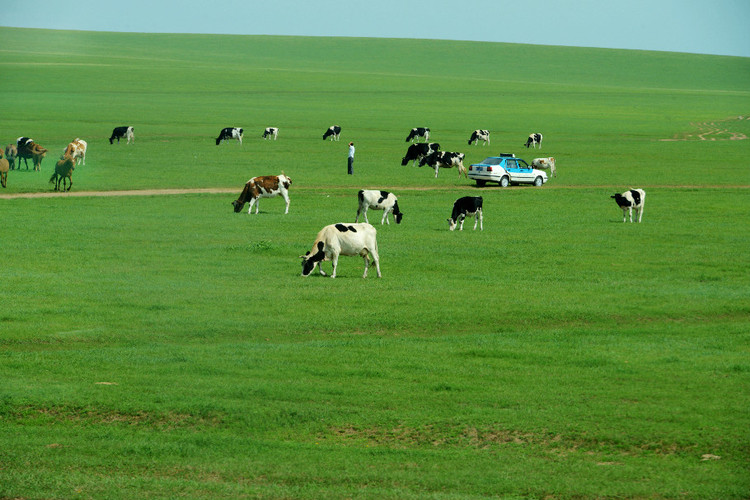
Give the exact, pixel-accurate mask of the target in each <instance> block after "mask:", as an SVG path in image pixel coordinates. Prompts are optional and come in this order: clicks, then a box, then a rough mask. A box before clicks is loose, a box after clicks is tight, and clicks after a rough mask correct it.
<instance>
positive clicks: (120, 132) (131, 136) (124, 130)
mask: <svg viewBox="0 0 750 500" xmlns="http://www.w3.org/2000/svg"><path fill="white" fill-rule="evenodd" d="M115 139H117V144H120V139H127V140H128V142H127V143H128V144H130V142H131V141H132V142H133V144H135V132H134V129H133V127H129V126H122V127H115V128H114V129H113V130H112V135H111V136H110V137H109V143H110V144H114V140H115Z"/></svg>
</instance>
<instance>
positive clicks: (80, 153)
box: [61, 137, 89, 165]
mask: <svg viewBox="0 0 750 500" xmlns="http://www.w3.org/2000/svg"><path fill="white" fill-rule="evenodd" d="M88 147H89V145H88V143H87V142H86V141H84V140H83V139H79V138H77V137H76V139H75V140H74V141H73V142H71V143H70V144H68V147H66V148H65V150H64V151H63V156H66V155H67V156H72V157H73V159H74V160H76V165H80V164H81V162H83V164H84V165H85V164H86V150H87V149H88ZM61 158H62V157H61Z"/></svg>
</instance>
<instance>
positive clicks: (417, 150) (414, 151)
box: [401, 142, 440, 165]
mask: <svg viewBox="0 0 750 500" xmlns="http://www.w3.org/2000/svg"><path fill="white" fill-rule="evenodd" d="M439 149H440V144H438V143H437V142H420V143H417V144H412V145H411V146H409V149H407V150H406V155H405V156H404V157H403V158H401V165H406V164H407V163H409V161H413V162H414V163H413V165H416V163H417V160H421V159H422V158H423V157H425V156H427V155H429V154H430V153H432V152H434V151H437V150H439Z"/></svg>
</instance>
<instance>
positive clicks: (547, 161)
mask: <svg viewBox="0 0 750 500" xmlns="http://www.w3.org/2000/svg"><path fill="white" fill-rule="evenodd" d="M243 133H244V130H243V129H242V128H238V127H227V128H224V129H222V130H221V132H220V133H219V137H217V138H216V145H217V146H218V145H219V144H220V143H221V141H224V140H237V141H239V143H240V144H242V136H243ZM278 134H279V129H278V127H267V128H266V129H265V130H264V132H263V135H262V138H263V139H273V140H276V139H277V137H278ZM340 135H341V127H340V126H338V125H332V126H331V127H329V128H328V129H327V130H326V131H325V133H324V134H323V140H325V139H330V140H332V141H338V140H339V138H340ZM418 138H421V139H423V140H424V141H425V142H416V143H415V142H414V141H415V139H418ZM429 138H430V129H429V128H426V127H416V128H413V129H411V131H410V132H409V135H408V136H407V137H406V142H412V144H411V145H410V146H409V147H408V149H407V151H406V154H405V155H404V157H403V158H402V160H401V165H407V164H408V163H409V162H410V161H412V162H413V164H414V165H416V164H417V163H418V164H419V166H420V167H422V166H424V165H428V166H430V167H432V168H434V169H435V177H437V176H438V171H439V169H440V168H453V167H457V169H458V175H459V178H460V176H461V173H463V174H464V176H466V177H468V176H467V173H466V168H465V167H464V165H463V160H464V158H465V154H464V153H456V152H448V151H441V150H440V144H438V143H436V142H427V141H429ZM120 139H125V140H126V141H127V143H128V144H130V143H135V134H134V130H133V127H132V126H123V127H116V128H115V129H114V130H113V131H112V135H111V136H110V138H109V143H110V144H113V143H114V141H115V140H117V142H118V143H119V142H120ZM542 139H543V136H542V134H539V133H533V134H530V135H529V137H528V139H527V141H526V144H524V145H525V146H526V147H527V148H529V147H532V146H533V147H534V148H536V147H537V145H538V146H539V148H540V149H541V147H542ZM479 141H482V142H483V144H484V145H487V144H490V132H489V131H488V130H480V129H477V130H475V131H473V132H472V134H471V136H470V138H469V141H468V144H469V145H471V144H475V145H476V144H478V143H479ZM87 148H88V145H87V143H86V141H84V140H82V139H78V138H76V139H75V140H73V141H72V142H71V143H70V144H68V146H67V147H66V148H65V150H64V151H63V153H62V155H61V156H60V159H59V160H58V161H57V163H56V164H55V170H54V173H53V174H52V177H51V178H50V183H54V184H55V190H56V191H58V190H60V185H61V184H62V189H63V191H66V184H67V191H69V190H70V188H71V187H72V185H73V177H72V173H73V170H74V169H75V166H76V165H80V164H83V165H85V164H86V150H87ZM47 152H48V149H46V148H44V147H42V146H40V145H39V144H37V143H35V142H34V140H33V139H31V138H29V137H19V138H18V139H17V140H16V143H15V144H8V145H7V146H6V148H5V158H2V151H0V183H1V184H2V187H6V185H7V174H8V170H12V169H14V168H16V163H17V167H18V168H19V169H20V168H21V160H23V161H24V163H25V165H26V169H27V170H28V168H29V166H28V160H31V161H32V165H33V169H34V170H37V171H38V170H41V163H42V160H43V159H44V157H45V156H46V154H47ZM532 164H533V166H534V167H535V168H543V169H550V171H551V173H552V174H553V175H555V176H556V170H555V159H554V158H552V157H550V158H536V159H534V160H533V162H532ZM291 185H292V179H291V178H289V177H288V176H287V175H285V174H283V173H282V174H280V175H266V176H258V177H253V178H252V179H250V180H249V181H247V183H245V186H244V188H243V190H242V192H241V193H240V196H239V197H238V198H237V199H236V200H235V201H233V202H232V205H233V207H234V211H235V212H236V213H239V212H241V211H242V209H243V207H244V206H245V204H246V203H249V205H250V207H249V209H248V214H250V213H252V209H253V206H255V213H256V214H257V213H258V212H259V200H260V198H273V197H276V196H281V197H282V198H283V199H284V201H285V202H286V208H285V210H284V213H285V214H287V213H289V188H290V186H291ZM357 197H358V209H357V215H356V217H355V222H354V223H353V224H351V223H337V224H331V225H328V226H325V227H324V228H323V229H321V230H320V232H319V233H318V235H317V237H316V239H315V242H314V243H313V246H312V249H311V250H310V251H309V252H307V253H306V254H305V255H301V256H300V257H301V258H302V275H303V276H308V275H310V273H312V271H313V270H314V269H315V267H316V266H317V267H318V269H319V272H320V274H322V275H325V272H324V271H323V269H322V267H321V266H320V265H319V264H320V263H321V262H323V261H331V262H332V264H333V272H332V274H331V277H332V278H335V277H336V267H337V265H338V258H339V256H340V255H348V256H356V255H359V256H361V257H362V258H363V259H364V261H365V271H364V275H363V277H367V270H368V268H369V267H371V266H372V265H374V266H375V268H376V271H377V275H378V277H380V276H381V273H380V257H379V254H378V245H377V238H376V235H377V231H376V230H375V228H374V227H373V226H372V225H370V223H369V221H368V219H367V211H368V210H382V211H383V217H382V219H381V221H380V224H381V225H382V224H384V223H385V224H389V225H390V222H389V220H388V215H389V214H391V215H392V216H393V219H394V220H395V222H396V224H399V223H401V220H402V218H403V216H404V214H403V212H401V210H400V209H399V206H398V199H397V197H396V195H394V194H393V193H390V192H387V191H381V190H366V189H362V190H360V191H359V192H358V194H357ZM612 198H613V199H614V200H615V202H616V203H617V205H618V206H619V207H620V208H621V209H622V211H623V222H625V221H626V219H627V216H628V215H629V216H630V222H633V211H635V213H636V220H637V221H638V222H641V219H642V217H643V207H644V204H645V199H646V193H645V191H643V190H642V189H630V190H628V191H625V192H624V193H621V194H620V193H618V194H615V195H613V196H612ZM482 208H483V199H482V197H481V196H464V197H462V198H459V199H457V200H456V201H455V202H454V204H453V209H452V211H451V216H450V217H449V218H448V227H449V229H450V230H451V231H453V230H455V229H456V227H458V229H459V231H461V230H463V225H464V221H465V219H466V218H467V217H474V230H476V228H477V224H479V229H480V231H481V230H483V229H484V224H483V216H482ZM360 215H362V216H363V217H364V220H365V222H363V223H360V222H359V217H360Z"/></svg>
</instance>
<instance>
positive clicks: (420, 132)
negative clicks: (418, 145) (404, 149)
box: [404, 127, 430, 142]
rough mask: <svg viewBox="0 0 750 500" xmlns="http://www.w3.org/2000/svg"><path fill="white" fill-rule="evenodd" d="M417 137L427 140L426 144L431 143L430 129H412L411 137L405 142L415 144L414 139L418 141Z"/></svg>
mask: <svg viewBox="0 0 750 500" xmlns="http://www.w3.org/2000/svg"><path fill="white" fill-rule="evenodd" d="M417 137H421V138H422V139H424V140H425V142H427V141H429V140H430V129H428V128H426V127H415V128H413V129H411V131H410V132H409V135H408V136H407V137H406V141H404V142H409V141H411V142H414V139H416V138H417Z"/></svg>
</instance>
